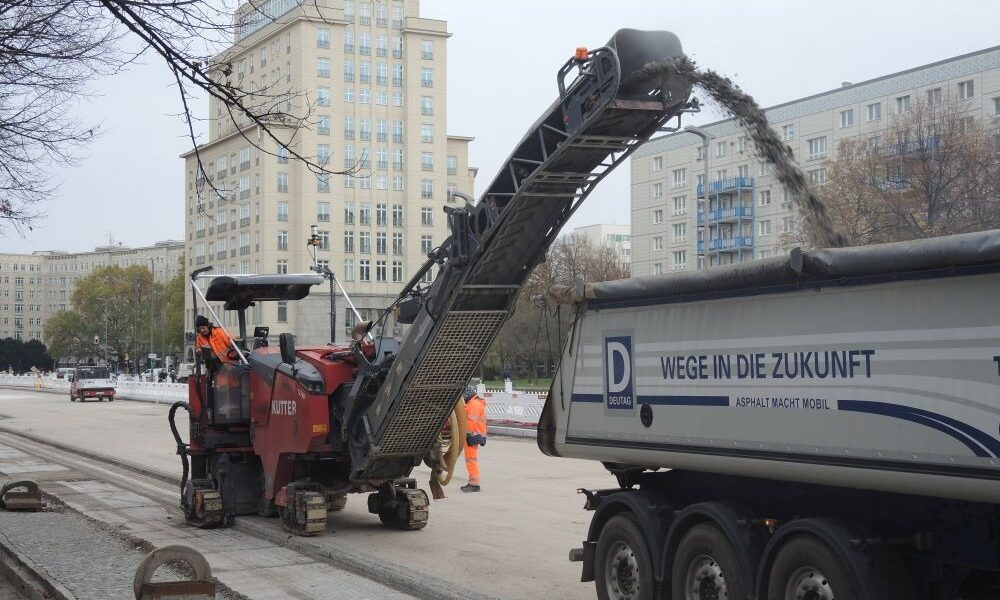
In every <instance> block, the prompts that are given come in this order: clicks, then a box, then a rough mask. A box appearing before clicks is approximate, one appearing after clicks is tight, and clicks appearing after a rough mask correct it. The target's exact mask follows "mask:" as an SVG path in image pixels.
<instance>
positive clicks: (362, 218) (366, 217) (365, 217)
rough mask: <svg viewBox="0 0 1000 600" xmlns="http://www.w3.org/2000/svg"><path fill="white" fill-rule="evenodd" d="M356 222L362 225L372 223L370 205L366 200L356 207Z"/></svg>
mask: <svg viewBox="0 0 1000 600" xmlns="http://www.w3.org/2000/svg"><path fill="white" fill-rule="evenodd" d="M358 222H359V223H361V224H362V225H371V224H372V205H371V204H369V203H368V202H362V203H361V206H360V208H359V209H358Z"/></svg>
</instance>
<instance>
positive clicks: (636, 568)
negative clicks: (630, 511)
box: [594, 514, 654, 600]
mask: <svg viewBox="0 0 1000 600" xmlns="http://www.w3.org/2000/svg"><path fill="white" fill-rule="evenodd" d="M596 559H597V560H596V563H597V564H596V565H595V567H596V568H595V569H594V583H595V584H596V586H597V597H598V598H600V599H601V600H652V599H653V594H654V590H653V586H654V583H653V563H652V561H651V560H650V558H649V548H647V547H646V540H645V539H644V538H643V536H642V532H641V531H639V527H638V526H637V525H636V524H635V521H634V520H633V519H632V517H630V516H628V515H627V514H619V515H615V516H614V517H611V519H609V520H608V522H607V523H606V524H605V525H604V527H603V528H602V529H601V533H600V536H599V537H598V538H597V553H596Z"/></svg>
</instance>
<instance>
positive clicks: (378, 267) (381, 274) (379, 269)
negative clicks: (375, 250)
mask: <svg viewBox="0 0 1000 600" xmlns="http://www.w3.org/2000/svg"><path fill="white" fill-rule="evenodd" d="M385 276H386V273H385V261H384V260H376V261H375V281H385Z"/></svg>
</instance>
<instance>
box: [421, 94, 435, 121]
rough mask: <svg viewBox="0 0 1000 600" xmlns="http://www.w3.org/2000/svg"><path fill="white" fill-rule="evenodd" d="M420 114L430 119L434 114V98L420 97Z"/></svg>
mask: <svg viewBox="0 0 1000 600" xmlns="http://www.w3.org/2000/svg"><path fill="white" fill-rule="evenodd" d="M420 114H421V115H424V116H428V117H429V116H432V115H433V114H434V98H432V97H431V96H421V97H420Z"/></svg>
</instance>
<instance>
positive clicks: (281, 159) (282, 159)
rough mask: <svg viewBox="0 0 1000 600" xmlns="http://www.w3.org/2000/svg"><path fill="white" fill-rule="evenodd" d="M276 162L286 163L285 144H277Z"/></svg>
mask: <svg viewBox="0 0 1000 600" xmlns="http://www.w3.org/2000/svg"><path fill="white" fill-rule="evenodd" d="M277 155H278V164H279V165H284V164H288V148H287V147H285V146H278V152H277Z"/></svg>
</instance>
